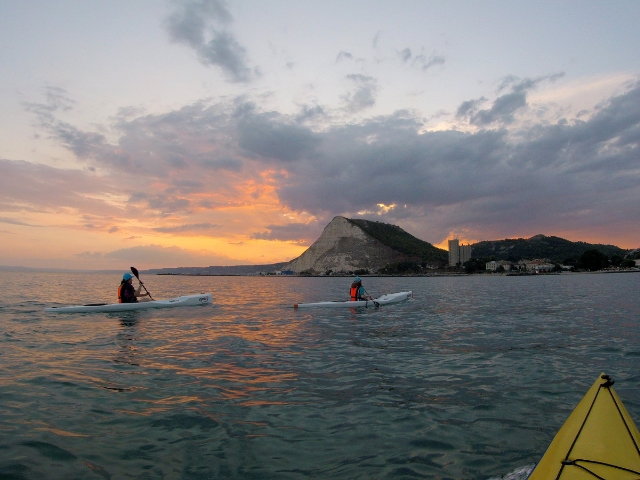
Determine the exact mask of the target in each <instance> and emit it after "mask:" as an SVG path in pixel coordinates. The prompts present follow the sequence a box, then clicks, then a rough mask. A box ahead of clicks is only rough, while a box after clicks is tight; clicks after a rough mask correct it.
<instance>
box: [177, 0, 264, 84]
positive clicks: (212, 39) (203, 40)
mask: <svg viewBox="0 0 640 480" xmlns="http://www.w3.org/2000/svg"><path fill="white" fill-rule="evenodd" d="M178 5H179V6H178V7H177V9H176V11H174V12H173V13H172V14H171V15H170V16H169V17H168V18H167V19H166V22H165V27H166V30H167V32H168V34H169V38H170V39H171V40H172V41H173V42H176V43H182V44H186V45H188V46H189V47H191V48H192V49H193V50H195V52H196V53H197V55H198V59H199V60H200V62H201V63H202V64H203V65H207V66H209V65H214V66H218V67H220V68H221V69H222V71H223V72H224V74H225V75H226V77H227V78H228V79H229V80H230V81H232V82H248V81H250V80H251V79H252V78H253V77H254V76H255V74H256V72H255V70H252V69H251V68H250V67H249V66H248V64H247V52H246V49H245V48H244V47H243V46H242V45H241V44H240V43H239V42H238V41H237V40H236V38H235V37H234V36H233V34H231V33H230V32H229V31H228V30H225V29H224V27H226V26H227V25H229V24H230V23H231V22H232V20H233V19H232V17H231V14H230V13H229V11H228V10H227V8H226V6H225V4H224V3H223V2H221V1H218V0H185V1H183V2H180V3H179V4H178ZM220 27H222V29H220ZM207 34H208V35H207Z"/></svg>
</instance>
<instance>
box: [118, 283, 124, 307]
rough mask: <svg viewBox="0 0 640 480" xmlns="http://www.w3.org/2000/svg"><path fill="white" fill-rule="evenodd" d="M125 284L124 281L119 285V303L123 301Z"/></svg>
mask: <svg viewBox="0 0 640 480" xmlns="http://www.w3.org/2000/svg"><path fill="white" fill-rule="evenodd" d="M123 285H124V283H121V284H120V286H119V287H118V303H122V296H121V294H122V286H123Z"/></svg>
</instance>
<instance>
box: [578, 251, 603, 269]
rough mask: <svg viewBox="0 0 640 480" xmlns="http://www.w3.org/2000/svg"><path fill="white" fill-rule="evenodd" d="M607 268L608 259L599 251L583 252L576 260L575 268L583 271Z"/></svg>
mask: <svg viewBox="0 0 640 480" xmlns="http://www.w3.org/2000/svg"><path fill="white" fill-rule="evenodd" d="M608 266H609V257H607V256H606V255H605V254H604V253H602V252H601V251H600V250H597V249H595V248H594V249H592V250H587V251H586V252H584V253H583V254H582V255H581V256H580V258H579V259H578V263H577V264H576V268H578V269H584V270H591V271H596V270H602V269H603V268H607V267H608Z"/></svg>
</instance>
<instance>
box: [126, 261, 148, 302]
mask: <svg viewBox="0 0 640 480" xmlns="http://www.w3.org/2000/svg"><path fill="white" fill-rule="evenodd" d="M131 273H133V274H134V275H135V276H136V278H137V279H138V281H139V282H140V285H142V288H144V291H145V292H147V294H148V295H149V298H150V299H151V300H153V297H152V296H151V294H150V293H149V290H147V287H145V286H144V283H142V281H141V280H140V275H139V274H138V269H137V268H136V267H131Z"/></svg>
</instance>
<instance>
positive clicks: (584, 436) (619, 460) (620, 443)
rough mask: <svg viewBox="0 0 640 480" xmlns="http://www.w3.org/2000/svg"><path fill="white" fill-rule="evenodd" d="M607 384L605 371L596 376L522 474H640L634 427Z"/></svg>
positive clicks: (576, 477) (560, 477) (532, 479)
mask: <svg viewBox="0 0 640 480" xmlns="http://www.w3.org/2000/svg"><path fill="white" fill-rule="evenodd" d="M613 384H614V380H613V379H612V378H611V377H609V375H605V374H604V373H603V374H601V375H600V377H598V379H597V380H596V381H595V383H594V384H593V385H592V386H591V388H590V389H589V391H588V392H587V393H586V395H585V396H584V397H583V398H582V400H581V401H580V403H578V405H577V406H576V408H575V409H574V410H573V412H571V414H570V415H569V418H567V420H566V421H565V422H564V425H562V427H561V428H560V430H559V431H558V433H557V434H556V436H555V438H554V439H553V441H552V442H551V444H550V445H549V448H548V449H547V451H546V452H545V454H544V456H543V457H542V459H541V460H540V462H538V464H537V465H536V467H535V469H534V470H533V471H532V472H531V474H530V475H529V478H528V480H552V479H556V480H567V479H571V480H594V479H607V480H609V479H616V480H632V479H633V480H637V479H639V478H640V433H638V429H637V427H636V425H635V424H634V423H633V420H632V419H631V416H630V415H629V413H628V412H627V409H626V408H625V407H624V405H623V404H622V401H621V400H620V397H618V394H617V393H616V392H615V390H614V389H613Z"/></svg>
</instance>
